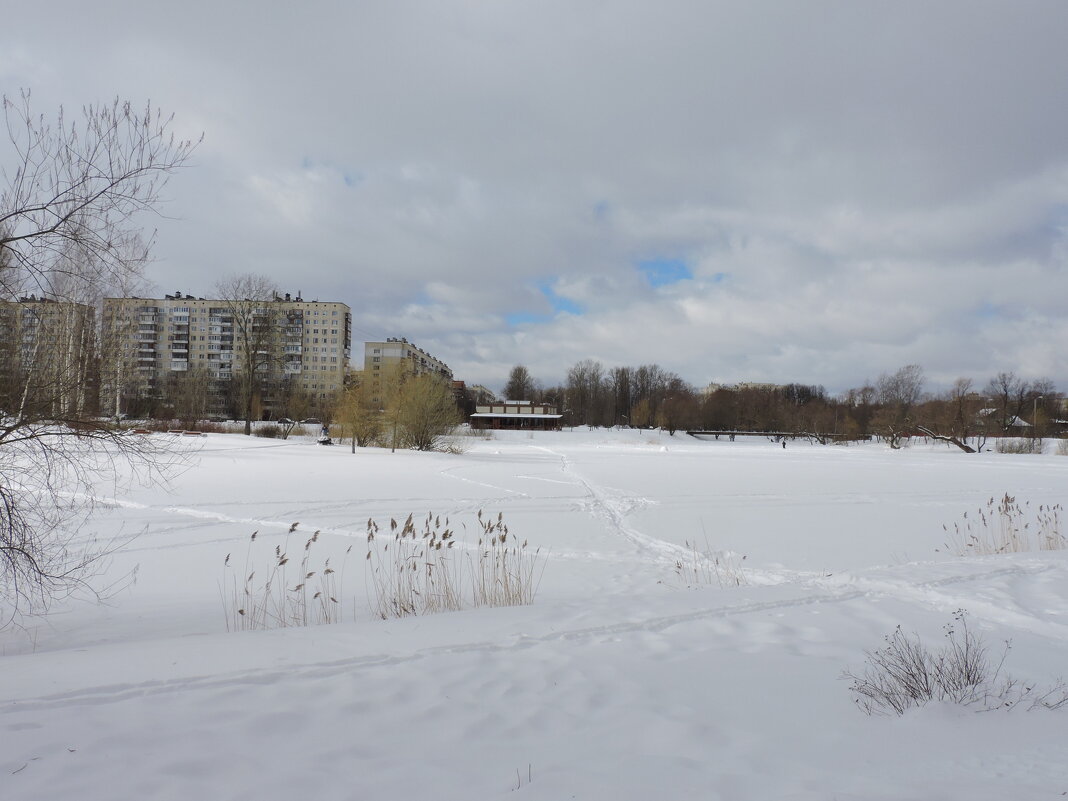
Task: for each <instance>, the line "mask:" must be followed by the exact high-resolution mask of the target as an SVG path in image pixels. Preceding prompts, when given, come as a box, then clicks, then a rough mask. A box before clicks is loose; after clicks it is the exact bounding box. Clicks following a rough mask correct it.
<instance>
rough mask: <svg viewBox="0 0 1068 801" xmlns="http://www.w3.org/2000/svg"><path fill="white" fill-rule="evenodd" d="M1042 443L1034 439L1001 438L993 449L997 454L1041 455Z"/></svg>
mask: <svg viewBox="0 0 1068 801" xmlns="http://www.w3.org/2000/svg"><path fill="white" fill-rule="evenodd" d="M1042 448H1043V442H1042V440H1041V439H1039V438H1037V437H1034V438H1014V437H1002V438H1000V439H999V440H998V441H997V444H996V445H995V446H994V449H995V450H996V451H997V452H998V453H1042Z"/></svg>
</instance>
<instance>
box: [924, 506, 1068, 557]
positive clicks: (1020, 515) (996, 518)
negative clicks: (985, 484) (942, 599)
mask: <svg viewBox="0 0 1068 801" xmlns="http://www.w3.org/2000/svg"><path fill="white" fill-rule="evenodd" d="M1062 511H1063V510H1062V509H1061V506H1060V504H1054V505H1052V506H1047V505H1041V504H1040V505H1039V507H1038V509H1037V510H1036V512H1035V514H1034V516H1033V517H1031V516H1030V515H1029V512H1030V503H1025V504H1024V505H1023V506H1020V504H1019V503H1017V502H1016V498H1014V497H1013V496H1011V495H1009V494H1008V493H1005V496H1004V497H1003V498H1002V499H1001V500H1000V501H997V502H995V500H994V499H993V498H991V499H990V500H989V501H987V504H986V508H985V509H982V508H981V509H979V511H978V513H977V514H976V515H975V516H974V517H971V518H969V517H968V513H967V512H965V513H964V519H963V520H962V521H961V522H960V523H954V524H953V531H952V533H951V534H950V537H949V542H947V543H946V545H945V547H946V548H948V549H949V550H951V551H953V552H954V553H955V554H957V556H971V555H988V554H998V553H1020V552H1023V551H1057V550H1063V549H1064V548H1066V547H1068V538H1066V537H1065V536H1064V535H1063V534H1061V518H1060V515H1061V512H1062ZM942 529H943V530H944V531H946V532H947V533H949V528H948V527H947V526H946V525H944V524H943V526H942Z"/></svg>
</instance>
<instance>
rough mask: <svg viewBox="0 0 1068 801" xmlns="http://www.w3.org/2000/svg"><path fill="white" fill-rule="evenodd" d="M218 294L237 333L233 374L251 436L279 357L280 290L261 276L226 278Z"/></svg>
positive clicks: (217, 291) (246, 431)
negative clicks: (259, 400)
mask: <svg viewBox="0 0 1068 801" xmlns="http://www.w3.org/2000/svg"><path fill="white" fill-rule="evenodd" d="M215 291H216V293H217V295H218V297H219V299H220V300H221V301H222V304H223V306H224V307H225V308H226V311H227V314H228V316H229V317H230V318H232V319H231V322H232V323H233V330H234V359H235V365H234V375H235V378H236V380H237V382H238V391H239V393H240V395H241V401H242V403H241V406H242V409H243V411H244V418H245V434H249V435H250V434H252V418H253V417H254V416H256V415H255V414H254V411H255V407H256V401H257V399H258V398H261V396H262V393H263V392H264V391H265V389H266V388H267V387H269V385H270V382H271V380H272V378H274V377H275V376H274V375H273V372H274V368H276V367H277V364H276V362H277V359H278V356H279V352H278V351H279V348H278V336H279V327H280V326H281V320H280V319H279V313H278V308H279V307H278V303H277V302H276V299H277V297H278V288H277V287H276V286H275V285H274V284H273V283H272V282H271V281H270V279H268V278H265V277H264V276H262V275H255V274H253V273H246V274H244V275H234V276H230V277H229V278H224V279H223V280H221V281H219V282H218V283H217V284H216V285H215Z"/></svg>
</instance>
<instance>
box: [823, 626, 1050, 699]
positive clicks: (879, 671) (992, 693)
mask: <svg viewBox="0 0 1068 801" xmlns="http://www.w3.org/2000/svg"><path fill="white" fill-rule="evenodd" d="M945 636H946V644H945V646H944V647H943V648H942V649H941V650H939V651H934V652H932V651H931V650H930V649H928V647H927V646H926V645H924V644H923V642H921V641H920V638H919V637H918V636H916V635H913V636H911V637H910V636H909V635H907V634H905V633H904V632H903V631H902V630H901V627H900V626H898V627H897V628H896V629H894V631H893V633H892V634H890V635H888V636H887V637H885V638H884V639H885V641H886V645H885V647H883V648H880V649H878V650H876V651H866V652H865V654H866V656H867V658H868V664H867V667H866V668H865V669H864V672H863V673H861V674H860V675H857V674H855V673H852V672H846V673H845V674H843V678H846V679H849V680H850V681H851V684H850V690H852V692H853V693H854V695H855V696H856V697H855V698H854V700H855V701H856V703H857V705H858V706H860V708H861V709H863V710H864V711H865V712H866V713H867V714H869V715H875V714H895V715H903V714H905V711H906V710H907V709H910V708H912V707H917V706H923V705H924V704H926V703H928V702H929V701H946V702H950V703H954V704H960V705H963V706H972V705H975V706H976V707H977V708H978V709H979V710H992V709H1010V708H1012V707H1015V706H1017V705H1019V704H1021V703H1023V704H1026V705H1027V708H1028V709H1038V708H1044V709H1059V708H1060V707H1063V706H1065V705H1068V686H1066V685H1065V684H1064V683H1063V682H1061V681H1058V682H1057V683H1056V684H1055V685H1054V686H1053V687H1051V688H1049V689H1044V690H1040V689H1038V688H1037V687H1034V686H1027V685H1025V684H1022V683H1021V682H1019V681H1017V680H1016V679H1014V678H1011V677H1009V676H1004V677H1003V676H1002V675H1001V668H1002V666H1003V665H1004V663H1005V658H1006V657H1007V656H1008V653H1009V650H1010V648H1011V644H1010V643H1008V642H1006V643H1005V648H1004V650H1003V651H1002V653H1001V655H1000V657H999V658H998V659H997V661H996V663H995V662H994V660H993V659H992V658H991V657H990V656H989V653H988V650H987V647H986V644H985V643H984V642H983V639H982V637H981V636H979V635H977V634H975V633H974V632H973V631H972V630H971V629H969V628H968V620H967V616H966V613H965V612H964V610H963V609H958V610H957V611H956V612H955V613H954V615H953V622H952V623H950V624H948V625H947V626H946V627H945Z"/></svg>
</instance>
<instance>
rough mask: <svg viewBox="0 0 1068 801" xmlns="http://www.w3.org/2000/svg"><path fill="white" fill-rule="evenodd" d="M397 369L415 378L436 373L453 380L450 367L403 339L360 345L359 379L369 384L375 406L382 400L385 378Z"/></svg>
mask: <svg viewBox="0 0 1068 801" xmlns="http://www.w3.org/2000/svg"><path fill="white" fill-rule="evenodd" d="M397 370H405V371H408V372H410V373H412V374H415V375H419V374H421V373H435V374H437V375H440V376H441V377H442V378H445V379H446V380H448V381H452V370H451V369H449V365H447V364H445V362H443V361H441V360H440V359H436V358H434V357H433V356H431V355H430V354H429V353H427V352H426V351H425V350H423V349H422V348H420V347H419V346H418V345H416V344H415V343H414V342H409V341H408V340H407V339H405V338H404V337H389V338H388V339H386V340H385V341H382V342H365V343H364V344H363V375H362V377H361V379H360V380H364V381H370V386H371V400H372V402H375V403H377V402H380V401H381V400H382V399H383V397H384V395H383V389H384V387H385V381H386V380H387V376H389V375H390V373H391V372H394V371H397Z"/></svg>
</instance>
